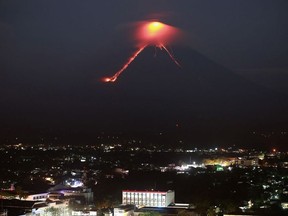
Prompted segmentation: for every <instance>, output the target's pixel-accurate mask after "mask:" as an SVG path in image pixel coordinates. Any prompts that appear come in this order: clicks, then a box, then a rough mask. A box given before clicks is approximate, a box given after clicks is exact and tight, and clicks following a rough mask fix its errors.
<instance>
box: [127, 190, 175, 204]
mask: <svg viewBox="0 0 288 216" xmlns="http://www.w3.org/2000/svg"><path fill="white" fill-rule="evenodd" d="M122 203H123V204H133V205H136V206H146V207H167V206H168V205H170V204H172V203H175V192H174V191H171V190H169V191H167V192H163V191H130V190H123V191H122Z"/></svg>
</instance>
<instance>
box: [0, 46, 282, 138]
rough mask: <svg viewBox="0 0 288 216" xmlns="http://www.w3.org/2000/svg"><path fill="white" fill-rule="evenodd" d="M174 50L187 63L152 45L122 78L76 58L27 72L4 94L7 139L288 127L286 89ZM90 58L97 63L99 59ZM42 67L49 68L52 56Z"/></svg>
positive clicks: (111, 62)
mask: <svg viewBox="0 0 288 216" xmlns="http://www.w3.org/2000/svg"><path fill="white" fill-rule="evenodd" d="M173 51H174V55H175V58H176V59H177V60H178V61H179V62H180V64H181V68H179V67H178V66H177V65H176V64H174V62H173V61H172V60H171V59H170V57H169V55H168V54H167V53H166V52H165V51H163V50H162V51H161V50H157V53H156V56H154V55H155V48H154V47H147V48H146V49H145V50H144V51H143V52H142V53H140V55H139V56H138V57H137V58H136V59H135V61H134V62H132V63H131V65H130V66H129V67H128V68H127V70H126V71H124V73H123V74H122V75H121V76H120V77H119V79H118V80H117V82H115V83H102V82H100V81H99V82H98V81H95V82H92V81H91V77H95V71H94V70H92V69H91V65H90V66H89V65H87V64H84V63H83V64H79V63H77V62H76V63H75V64H74V63H71V62H67V65H69V67H68V66H67V67H68V68H60V69H57V68H55V70H56V69H57V71H56V72H53V73H49V72H50V71H49V72H47V71H46V70H44V71H46V73H44V72H43V73H40V72H39V70H38V69H37V70H35V71H34V73H33V74H32V75H33V76H31V75H30V77H29V76H26V73H25V76H23V77H20V78H21V79H20V78H19V81H18V83H19V85H17V86H16V87H15V88H13V91H12V92H10V93H9V94H7V95H8V96H9V97H8V96H7V97H6V98H5V97H4V99H3V101H4V102H5V103H4V102H3V105H2V110H3V112H4V115H2V117H1V122H2V130H1V131H2V132H1V134H2V135H3V136H2V137H10V136H11V137H14V138H15V135H14V134H20V135H19V136H20V137H21V133H22V137H23V136H26V137H27V136H28V139H30V138H31V137H32V138H33V137H34V136H35V134H37V136H38V137H41V136H44V137H45V136H50V137H55V136H57V137H60V138H59V139H60V140H61V137H63V139H62V140H67V142H70V141H71V142H76V143H79V142H92V141H94V140H95V136H96V135H95V134H96V133H98V132H101V131H105V132H108V133H109V132H124V133H127V134H140V136H139V137H141V136H142V135H141V134H144V135H145V134H159V133H160V132H161V133H162V134H163V137H164V135H165V136H166V140H165V142H166V141H167V142H168V141H171V142H174V143H175V139H176V140H184V141H185V140H187V142H188V141H189V142H190V141H191V142H194V141H195V142H199V143H200V142H201V143H203V142H204V143H216V142H217V143H219V142H221V141H223V140H226V141H227V142H230V141H233V142H234V141H235V140H236V141H237V140H238V139H239V140H241V139H246V138H245V137H244V135H243V134H245V133H247V132H252V131H253V130H267V131H271V130H281V129H282V128H287V122H288V121H287V120H288V116H287V115H288V112H287V111H286V110H287V107H288V106H287V104H288V103H287V101H288V100H287V97H286V96H285V95H279V94H278V93H275V92H273V91H271V90H269V89H266V88H264V87H262V86H258V85H256V84H254V83H252V82H250V81H248V80H246V79H244V78H243V77H241V76H239V75H236V74H234V73H233V72H232V71H230V70H229V69H227V68H225V67H223V66H221V65H219V64H217V63H215V62H213V61H211V60H210V59H209V58H207V57H205V56H204V55H202V54H200V53H198V52H197V51H195V50H193V49H191V48H189V47H174V50H173ZM107 52H108V50H107ZM129 54H131V50H127V49H116V50H114V51H113V52H111V53H101V56H102V55H103V58H102V59H101V58H99V59H97V60H98V61H97V62H96V63H95V64H93V67H92V68H98V69H99V70H100V72H99V71H98V72H97V73H96V76H97V78H95V79H99V80H100V78H101V77H103V76H109V75H113V73H114V72H115V71H117V69H119V68H120V67H121V65H122V63H123V62H124V61H125V59H128V58H129ZM125 56H126V57H125ZM43 61H44V60H43ZM87 62H92V63H93V61H92V57H91V60H89V59H88V60H87ZM87 62H86V63H87ZM43 65H44V66H43V68H44V69H46V67H47V65H48V66H49V65H50V61H48V60H47V62H46V61H44V62H43ZM40 69H42V68H40ZM52 69H53V67H52ZM52 69H50V70H52ZM109 71H110V74H109V73H108V72H109ZM23 74H24V73H23ZM28 74H29V73H28ZM28 87H29V88H28ZM7 89H11V88H7ZM19 95H21V97H19ZM14 98H15V99H14ZM16 99H17V100H16ZM19 107H20V108H21V109H19ZM29 136H30V138H29ZM245 136H246V135H245ZM154 138H155V137H154ZM154 138H153V139H154ZM172 138H173V139H172ZM249 139H250V138H249V137H248V138H247V139H246V140H249ZM59 142H60V141H59ZM223 142H224V141H223Z"/></svg>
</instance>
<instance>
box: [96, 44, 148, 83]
mask: <svg viewBox="0 0 288 216" xmlns="http://www.w3.org/2000/svg"><path fill="white" fill-rule="evenodd" d="M145 47H146V45H145V46H142V47H140V48H139V49H138V50H137V51H136V52H135V53H134V54H133V55H132V56H131V57H130V58H129V60H128V61H127V62H126V64H124V65H123V67H122V68H121V69H120V70H119V71H117V72H116V73H115V74H114V75H113V76H112V77H104V78H103V79H102V81H103V82H115V81H116V80H117V79H118V77H119V76H120V75H121V73H122V72H123V71H124V70H126V68H127V67H128V66H129V65H130V64H131V63H132V62H133V61H134V59H135V58H136V57H137V56H138V55H139V54H140V53H141V52H142V51H143V50H144V49H145Z"/></svg>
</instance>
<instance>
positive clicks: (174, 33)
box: [102, 21, 180, 82]
mask: <svg viewBox="0 0 288 216" xmlns="http://www.w3.org/2000/svg"><path fill="white" fill-rule="evenodd" d="M179 34H180V31H179V30H178V29H177V28H175V27H172V26H169V25H166V24H164V23H162V22H158V21H153V22H138V23H136V32H135V35H134V38H135V39H136V41H137V47H138V49H137V50H136V51H135V52H134V53H133V54H132V56H131V57H130V58H129V59H128V60H127V62H126V63H125V64H124V65H123V66H122V68H120V70H118V71H117V72H116V73H115V74H114V75H113V76H112V77H104V78H102V81H103V82H115V81H116V80H117V78H118V77H119V76H120V75H121V73H122V72H123V71H125V70H126V68H127V67H128V66H129V65H130V64H131V63H132V62H133V61H134V60H135V58H136V57H137V56H138V55H139V54H140V53H141V52H142V51H143V50H144V49H145V48H146V47H147V46H149V45H150V46H155V47H157V48H159V49H161V50H164V51H166V52H167V53H168V55H169V56H170V58H171V59H172V60H173V62H174V63H175V64H176V65H177V66H179V67H180V64H179V63H178V62H177V61H176V59H175V58H174V56H173V55H172V54H171V52H170V51H169V50H168V49H167V47H166V46H167V44H170V43H171V42H173V41H174V40H176V39H177V37H178V36H179Z"/></svg>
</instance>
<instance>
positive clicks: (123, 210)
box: [114, 205, 135, 216]
mask: <svg viewBox="0 0 288 216" xmlns="http://www.w3.org/2000/svg"><path fill="white" fill-rule="evenodd" d="M134 210H135V205H120V206H118V207H116V208H114V216H134Z"/></svg>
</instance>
